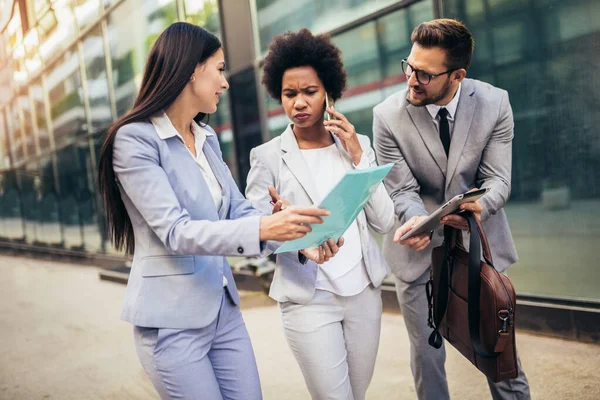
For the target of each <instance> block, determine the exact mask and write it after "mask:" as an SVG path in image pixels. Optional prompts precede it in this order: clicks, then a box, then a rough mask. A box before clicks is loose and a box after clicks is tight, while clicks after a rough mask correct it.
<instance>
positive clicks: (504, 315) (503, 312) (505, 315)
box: [498, 310, 510, 333]
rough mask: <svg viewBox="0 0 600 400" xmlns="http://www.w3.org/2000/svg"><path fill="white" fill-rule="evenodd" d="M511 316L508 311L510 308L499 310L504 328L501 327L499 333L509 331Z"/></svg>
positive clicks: (499, 316)
mask: <svg viewBox="0 0 600 400" xmlns="http://www.w3.org/2000/svg"><path fill="white" fill-rule="evenodd" d="M509 317H510V313H509V312H508V310H500V311H498V318H500V320H501V321H502V328H500V330H499V331H498V333H507V332H508V324H509V321H508V319H509Z"/></svg>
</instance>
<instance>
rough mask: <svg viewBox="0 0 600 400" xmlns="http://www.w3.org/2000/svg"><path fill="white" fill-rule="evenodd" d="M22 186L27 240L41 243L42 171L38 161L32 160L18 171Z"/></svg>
mask: <svg viewBox="0 0 600 400" xmlns="http://www.w3.org/2000/svg"><path fill="white" fill-rule="evenodd" d="M17 173H18V178H19V183H20V187H21V203H22V206H23V221H24V225H25V241H26V242H27V243H28V244H32V245H36V244H39V243H40V242H39V240H38V234H39V228H40V227H39V224H38V219H39V208H38V199H39V194H40V185H41V179H40V173H39V170H38V167H37V162H35V161H30V162H28V163H26V164H25V166H24V167H22V168H20V169H19V170H18V171H17Z"/></svg>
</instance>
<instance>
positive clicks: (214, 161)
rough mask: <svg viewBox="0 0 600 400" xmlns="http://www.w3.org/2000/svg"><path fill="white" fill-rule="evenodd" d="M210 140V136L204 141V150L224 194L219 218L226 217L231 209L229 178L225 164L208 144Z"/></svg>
mask: <svg viewBox="0 0 600 400" xmlns="http://www.w3.org/2000/svg"><path fill="white" fill-rule="evenodd" d="M208 141H209V138H208V137H207V138H206V141H205V142H204V146H202V151H203V152H204V155H205V156H206V159H207V160H208V164H209V165H210V169H212V171H213V173H214V174H215V177H216V178H217V181H219V184H220V185H221V193H222V194H223V196H222V201H221V207H220V208H219V219H224V218H225V217H227V212H228V211H229V205H230V204H229V198H230V195H231V194H230V193H229V185H228V184H227V178H226V176H225V172H224V167H223V164H222V163H221V160H219V157H217V155H216V154H215V152H214V151H213V149H212V147H211V146H210V145H209V144H208Z"/></svg>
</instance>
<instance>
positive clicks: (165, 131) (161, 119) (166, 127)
mask: <svg viewBox="0 0 600 400" xmlns="http://www.w3.org/2000/svg"><path fill="white" fill-rule="evenodd" d="M150 122H151V123H152V125H154V128H155V129H156V133H157V134H158V137H159V138H161V139H162V140H166V139H169V138H172V137H173V136H179V137H180V138H181V135H180V134H179V132H177V129H175V127H174V126H173V124H172V123H171V120H170V119H169V117H168V116H167V113H165V112H164V111H162V112H160V113H159V114H157V115H155V116H154V117H152V118H150ZM192 133H193V134H194V136H195V138H196V139H199V138H202V137H206V136H213V133H212V132H210V131H209V130H208V129H204V128H202V127H201V126H200V125H198V124H197V123H196V121H192ZM181 139H182V140H183V138H181Z"/></svg>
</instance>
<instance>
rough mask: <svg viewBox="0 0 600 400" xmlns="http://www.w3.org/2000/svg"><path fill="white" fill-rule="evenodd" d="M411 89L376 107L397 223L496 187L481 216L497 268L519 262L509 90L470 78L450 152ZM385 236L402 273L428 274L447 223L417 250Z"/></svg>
mask: <svg viewBox="0 0 600 400" xmlns="http://www.w3.org/2000/svg"><path fill="white" fill-rule="evenodd" d="M406 95H407V89H405V90H402V91H400V92H398V93H396V94H393V95H392V96H390V97H388V98H387V99H386V100H384V101H383V102H382V103H380V104H378V105H377V106H376V107H375V108H374V109H373V114H374V119H373V137H374V147H375V152H376V154H377V158H378V161H379V162H380V163H382V164H383V163H389V162H393V163H395V165H394V167H393V169H392V170H391V171H390V173H389V174H388V175H387V177H386V178H385V180H384V183H385V186H386V188H387V190H388V192H389V193H390V196H391V197H392V200H393V201H394V206H395V209H396V215H397V217H398V219H397V221H396V228H397V227H399V226H400V225H401V224H403V223H404V222H406V221H407V220H408V219H409V218H411V217H413V216H415V215H422V214H429V213H430V212H432V211H434V210H435V209H436V208H437V207H439V206H440V205H441V204H443V203H444V202H445V201H447V200H449V199H451V198H452V197H453V196H455V195H457V194H460V193H463V192H465V191H467V190H469V189H472V188H474V187H488V188H490V191H489V192H488V193H487V194H486V195H485V196H484V197H482V198H481V203H482V204H483V212H482V214H481V219H482V221H483V227H484V229H485V232H486V234H487V237H488V240H489V243H490V247H491V250H492V257H493V259H494V266H495V267H496V269H497V270H498V271H504V270H505V269H506V268H508V267H509V266H510V265H511V264H513V263H515V262H516V261H517V251H516V249H515V246H514V243H513V239H512V236H511V233H510V229H509V226H508V221H507V219H506V214H505V213H504V208H503V207H504V205H505V204H506V201H507V200H508V198H509V197H510V180H511V164H512V139H513V128H514V123H513V116H512V110H511V107H510V103H509V100H508V93H507V92H506V91H504V90H501V89H498V88H496V87H494V86H492V85H489V84H487V83H484V82H480V81H477V80H473V79H465V80H463V82H462V87H461V94H460V99H459V103H458V108H457V110H456V114H455V120H454V128H453V132H452V138H451V143H450V151H449V154H448V156H446V153H445V151H444V148H443V146H442V143H441V141H440V137H439V133H438V131H437V129H436V127H435V125H434V123H433V121H432V119H431V115H430V114H429V112H428V111H427V108H426V107H415V106H412V105H411V104H409V103H408V102H407V100H406ZM392 239H393V233H390V234H389V235H387V237H386V238H385V239H384V244H383V250H384V255H385V257H386V259H387V260H388V261H389V263H390V266H391V267H392V271H393V272H394V273H395V275H396V276H397V277H398V278H400V279H402V280H403V281H405V282H412V281H414V280H415V279H417V278H418V277H419V276H421V275H422V274H423V273H424V272H425V271H426V270H427V268H429V266H430V263H431V250H432V248H433V247H435V246H438V245H440V244H441V243H442V241H443V228H438V229H437V231H436V232H434V235H433V238H432V244H431V245H429V246H428V247H427V249H425V250H423V251H421V252H416V251H414V250H412V249H410V248H409V247H407V246H401V245H398V244H396V243H394V242H393V241H392Z"/></svg>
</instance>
